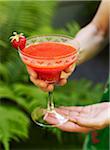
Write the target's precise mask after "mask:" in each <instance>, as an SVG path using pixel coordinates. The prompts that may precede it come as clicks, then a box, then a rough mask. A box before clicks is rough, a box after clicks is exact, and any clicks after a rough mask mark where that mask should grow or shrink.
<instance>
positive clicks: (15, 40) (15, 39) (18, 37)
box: [10, 32, 26, 50]
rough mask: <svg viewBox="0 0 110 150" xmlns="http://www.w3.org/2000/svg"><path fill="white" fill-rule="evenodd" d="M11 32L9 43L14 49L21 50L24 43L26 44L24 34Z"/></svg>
mask: <svg viewBox="0 0 110 150" xmlns="http://www.w3.org/2000/svg"><path fill="white" fill-rule="evenodd" d="M13 34H14V35H13V36H11V37H10V39H11V45H12V46H13V47H14V48H15V49H20V50H22V49H23V48H25V45H26V38H25V36H23V34H22V33H20V34H17V33H16V32H13Z"/></svg>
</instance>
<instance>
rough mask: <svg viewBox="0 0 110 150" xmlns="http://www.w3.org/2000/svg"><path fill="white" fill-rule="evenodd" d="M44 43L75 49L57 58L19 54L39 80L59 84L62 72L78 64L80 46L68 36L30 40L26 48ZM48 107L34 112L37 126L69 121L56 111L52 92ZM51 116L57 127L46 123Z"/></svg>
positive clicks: (52, 36) (33, 116) (36, 37)
mask: <svg viewBox="0 0 110 150" xmlns="http://www.w3.org/2000/svg"><path fill="white" fill-rule="evenodd" d="M43 42H54V43H59V44H60V43H61V44H65V45H67V46H71V47H73V49H74V50H73V51H72V52H71V53H68V54H66V55H62V56H56V57H55V56H54V57H51V56H50V57H45V56H44V57H42V56H41V57H40V56H39V57H34V56H31V55H29V54H26V52H23V51H22V50H19V54H20V57H21V59H22V61H23V62H24V64H26V66H27V67H30V68H31V69H33V70H34V71H35V72H36V73H37V77H38V79H41V80H44V81H45V82H47V83H49V84H57V83H58V81H59V80H60V75H61V72H62V71H63V70H64V69H66V68H67V67H69V66H70V65H72V64H74V65H75V64H76V62H77V59H78V49H79V44H78V42H77V41H76V40H74V39H72V38H71V37H68V36H64V35H46V36H34V37H30V38H28V39H27V43H26V47H29V46H30V45H36V44H39V43H43ZM45 49H46V47H45ZM59 51H60V49H59ZM46 107H47V108H41V107H37V108H36V109H35V110H34V111H33V112H32V115H31V116H32V119H33V121H34V122H35V123H36V124H38V125H40V126H45V127H55V126H59V125H62V124H64V123H65V122H67V121H68V119H69V118H68V116H63V115H61V114H59V113H58V112H57V109H55V105H54V102H53V93H52V92H48V102H47V106H46ZM49 115H53V116H54V118H55V119H56V120H57V123H56V124H55V125H52V124H49V123H48V122H46V118H47V117H49Z"/></svg>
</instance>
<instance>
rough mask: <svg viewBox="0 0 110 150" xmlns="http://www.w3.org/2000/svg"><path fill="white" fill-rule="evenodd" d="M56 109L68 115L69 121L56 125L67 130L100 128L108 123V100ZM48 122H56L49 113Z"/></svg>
mask: <svg viewBox="0 0 110 150" xmlns="http://www.w3.org/2000/svg"><path fill="white" fill-rule="evenodd" d="M56 111H57V112H58V113H60V114H62V115H64V116H69V121H68V122H66V123H64V124H63V125H60V126H58V128H59V129H61V130H63V131H67V132H83V133H87V132H89V131H93V130H96V129H97V130H98V129H102V128H104V127H106V126H108V125H109V124H110V102H108V103H107V102H105V103H100V104H94V105H89V106H85V107H61V108H58V109H56ZM46 121H47V122H49V123H50V124H57V123H58V120H56V119H55V118H54V117H53V116H52V115H51V114H50V115H49V116H48V117H47V118H46Z"/></svg>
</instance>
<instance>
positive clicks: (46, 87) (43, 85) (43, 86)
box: [27, 64, 75, 92]
mask: <svg viewBox="0 0 110 150" xmlns="http://www.w3.org/2000/svg"><path fill="white" fill-rule="evenodd" d="M74 69H75V65H73V64H72V65H71V66H69V67H68V68H67V69H65V70H63V71H62V73H61V79H60V80H59V82H58V84H59V85H60V86H63V85H65V84H66V83H67V78H68V77H69V76H70V75H71V74H72V72H73V70H74ZM27 71H28V73H29V75H30V80H31V81H32V82H33V83H34V84H35V85H36V86H38V87H39V88H41V89H42V90H43V91H45V92H49V91H53V89H54V85H53V84H48V83H47V82H45V81H43V80H39V79H38V78H37V73H36V72H34V71H33V70H32V69H31V68H30V67H27Z"/></svg>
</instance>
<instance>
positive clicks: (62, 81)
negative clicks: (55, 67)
mask: <svg viewBox="0 0 110 150" xmlns="http://www.w3.org/2000/svg"><path fill="white" fill-rule="evenodd" d="M66 83H67V80H66V79H61V80H60V81H59V85H60V86H64V85H65V84H66Z"/></svg>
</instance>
